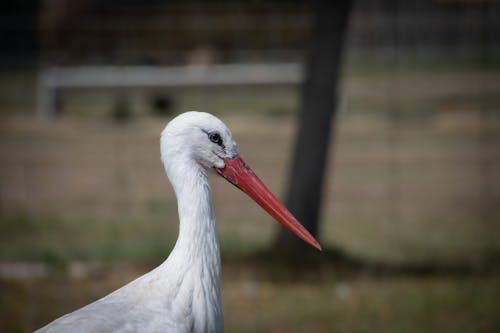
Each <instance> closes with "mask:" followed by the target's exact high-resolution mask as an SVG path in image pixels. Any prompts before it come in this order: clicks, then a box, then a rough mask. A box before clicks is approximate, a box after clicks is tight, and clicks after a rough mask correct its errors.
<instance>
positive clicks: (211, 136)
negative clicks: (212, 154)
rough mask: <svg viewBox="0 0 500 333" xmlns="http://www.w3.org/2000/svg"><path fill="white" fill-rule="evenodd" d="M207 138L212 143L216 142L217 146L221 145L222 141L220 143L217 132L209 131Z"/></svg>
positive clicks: (220, 139)
mask: <svg viewBox="0 0 500 333" xmlns="http://www.w3.org/2000/svg"><path fill="white" fill-rule="evenodd" d="M208 138H209V139H210V141H212V142H213V143H216V144H218V145H219V146H221V147H222V146H223V143H222V138H221V136H220V134H219V133H217V132H212V133H209V134H208Z"/></svg>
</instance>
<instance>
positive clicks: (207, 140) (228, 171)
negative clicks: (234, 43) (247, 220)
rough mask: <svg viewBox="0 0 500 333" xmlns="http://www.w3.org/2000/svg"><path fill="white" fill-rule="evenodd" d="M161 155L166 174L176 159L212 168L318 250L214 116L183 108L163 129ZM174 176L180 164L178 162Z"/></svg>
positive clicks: (319, 247)
mask: <svg viewBox="0 0 500 333" xmlns="http://www.w3.org/2000/svg"><path fill="white" fill-rule="evenodd" d="M161 156H162V160H163V162H164V164H165V168H166V171H167V174H169V177H170V178H171V179H172V177H171V174H172V173H173V172H172V171H171V170H172V168H173V166H172V165H174V161H175V162H176V163H182V164H183V165H185V166H186V167H187V166H188V165H189V164H190V163H194V164H195V165H196V166H198V167H202V168H204V169H208V170H209V169H213V170H214V171H215V172H217V174H219V175H220V176H222V177H223V178H225V179H226V180H227V181H229V182H230V183H231V184H233V185H235V186H236V187H237V188H239V189H240V190H242V191H243V192H244V193H246V194H247V195H248V196H249V197H250V198H252V199H253V200H254V201H255V202H256V203H257V204H259V205H260V206H261V207H262V208H263V209H264V210H265V211H266V212H267V213H269V214H270V215H271V216H272V217H274V218H275V219H276V220H277V221H278V222H280V223H281V224H282V225H283V226H284V227H285V228H287V229H288V230H290V231H291V232H292V233H294V234H295V235H297V236H298V237H299V238H301V239H302V240H304V241H305V242H307V243H309V244H310V245H312V246H313V247H315V248H317V249H319V250H321V246H320V244H319V243H318V242H317V241H316V240H315V239H314V237H313V236H312V235H311V234H310V233H309V232H308V231H307V230H306V229H305V228H304V227H303V226H302V225H301V224H300V223H299V222H298V221H297V219H296V218H295V217H294V216H293V215H292V214H291V213H290V212H289V211H288V209H286V208H285V206H283V204H281V203H280V202H279V200H278V199H277V198H276V197H275V196H274V195H273V194H272V192H271V191H270V190H269V189H268V188H267V187H266V186H265V185H264V183H263V182H262V181H261V180H260V178H259V177H258V176H257V175H256V174H255V172H254V171H253V170H252V169H251V168H250V166H249V165H248V164H247V163H246V162H245V161H244V160H243V159H242V158H241V156H240V155H239V152H238V147H237V145H236V142H235V141H234V139H233V137H232V134H231V131H230V130H229V129H228V128H227V127H226V125H224V123H223V122H222V121H220V120H219V119H218V118H217V117H215V116H213V115H211V114H209V113H204V112H195V111H191V112H186V113H183V114H181V115H179V116H177V117H176V118H174V119H173V120H171V121H170V122H169V123H168V124H167V126H166V127H165V129H164V130H163V132H162V136H161ZM175 170H177V171H178V172H177V177H182V172H179V170H182V166H180V165H179V164H177V165H176V166H175Z"/></svg>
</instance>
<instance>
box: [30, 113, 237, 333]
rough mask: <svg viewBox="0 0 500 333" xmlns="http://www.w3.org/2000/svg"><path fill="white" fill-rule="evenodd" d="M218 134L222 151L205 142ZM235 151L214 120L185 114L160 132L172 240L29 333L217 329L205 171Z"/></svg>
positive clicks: (215, 255)
mask: <svg viewBox="0 0 500 333" xmlns="http://www.w3.org/2000/svg"><path fill="white" fill-rule="evenodd" d="M211 131H217V132H218V133H220V135H221V136H222V137H223V140H224V143H225V149H224V151H223V152H221V151H220V147H217V146H216V145H214V143H212V142H210V140H208V139H207V132H211ZM221 154H224V156H223V157H234V156H236V155H237V154H238V150H237V146H236V143H235V142H234V141H233V139H232V136H231V132H230V131H229V130H228V129H227V127H226V126H225V125H224V124H223V123H222V122H221V121H220V120H219V119H217V118H216V117H214V116H212V115H210V114H207V113H200V112H187V113H184V114H182V115H180V116H178V117H176V118H175V119H173V120H172V121H171V122H170V123H169V124H168V125H167V126H166V127H165V130H164V131H163V132H162V136H161V158H162V160H163V163H164V165H165V170H166V173H167V176H168V178H169V179H170V182H171V183H172V186H173V188H174V191H175V193H176V196H177V201H178V209H179V220H180V225H179V237H178V239H177V242H176V244H175V247H174V249H173V250H172V252H171V253H170V255H169V257H168V258H167V260H165V261H164V262H163V263H162V264H161V265H160V266H159V267H157V268H156V269H154V270H153V271H151V272H149V273H147V274H146V275H144V276H141V277H140V278H138V279H136V280H135V281H133V282H131V283H129V284H127V285H126V286H124V287H122V288H120V289H118V290H116V291H115V292H113V293H111V294H109V295H108V296H106V297H104V298H101V299H99V300H97V301H95V302H94V303H91V304H89V305H87V306H85V307H83V308H81V309H79V310H76V311H74V312H72V313H69V314H67V315H65V316H63V317H61V318H59V319H56V320H55V321H53V322H52V323H50V324H48V325H47V326H45V327H43V328H41V329H39V330H38V331H36V332H40V333H41V332H74V333H76V332H170V333H184V332H186V333H187V332H193V333H198V332H199V333H202V332H203V333H207V332H217V333H218V332H223V331H224V324H223V317H222V306H221V301H220V282H219V281H220V278H219V275H220V267H221V264H220V253H219V242H218V239H217V226H216V222H215V216H214V213H213V209H212V205H211V202H210V188H209V184H208V177H207V172H206V169H207V168H211V167H213V166H217V167H223V166H224V161H223V160H222V158H221Z"/></svg>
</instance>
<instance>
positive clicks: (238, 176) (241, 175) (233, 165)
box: [215, 156, 321, 250]
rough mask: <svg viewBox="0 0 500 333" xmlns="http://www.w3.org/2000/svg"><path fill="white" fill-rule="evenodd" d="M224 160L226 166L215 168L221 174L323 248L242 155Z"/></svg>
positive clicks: (286, 226) (290, 227) (275, 215)
mask: <svg viewBox="0 0 500 333" xmlns="http://www.w3.org/2000/svg"><path fill="white" fill-rule="evenodd" d="M224 162H225V164H226V166H225V167H224V168H222V169H219V168H215V170H216V171H217V173H218V174H219V175H221V176H222V177H224V178H225V179H226V180H228V181H229V182H231V183H232V184H233V185H235V186H236V187H238V188H239V189H240V190H242V191H243V192H245V193H246V194H247V195H248V196H249V197H250V198H252V199H253V200H254V201H255V202H256V203H258V204H259V205H260V206H261V207H262V208H264V210H265V211H266V212H268V213H269V214H270V215H271V216H272V217H274V218H275V219H276V220H277V221H278V222H279V223H281V224H282V225H283V226H284V227H285V228H287V229H288V230H290V231H291V232H293V233H294V234H295V235H297V236H298V237H299V238H301V239H302V240H304V241H305V242H307V243H309V244H310V245H312V246H314V247H315V248H317V249H318V250H321V245H320V244H319V243H318V241H316V239H314V237H313V236H311V234H310V233H309V232H308V231H307V230H306V228H304V227H303V226H302V224H300V222H299V221H297V219H296V218H295V217H294V216H293V215H292V213H290V212H289V211H288V209H286V208H285V206H283V205H282V204H281V203H280V202H279V201H278V199H277V198H276V197H275V196H274V194H272V193H271V191H269V189H268V188H267V187H266V185H264V183H263V182H262V181H261V180H260V179H259V177H257V175H256V174H255V172H253V170H252V169H251V168H250V167H249V166H248V164H246V163H245V161H244V160H243V159H242V158H241V157H240V156H236V157H235V158H233V159H225V160H224Z"/></svg>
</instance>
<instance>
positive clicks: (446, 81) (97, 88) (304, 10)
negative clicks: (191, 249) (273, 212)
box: [0, 0, 500, 332]
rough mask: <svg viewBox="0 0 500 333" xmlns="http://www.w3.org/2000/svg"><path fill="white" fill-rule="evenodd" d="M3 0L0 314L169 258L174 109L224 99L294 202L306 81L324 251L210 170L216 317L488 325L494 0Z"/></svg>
mask: <svg viewBox="0 0 500 333" xmlns="http://www.w3.org/2000/svg"><path fill="white" fill-rule="evenodd" d="M0 8H1V20H0V26H1V29H0V36H1V39H0V40H1V44H0V47H1V50H2V51H1V53H0V59H1V61H0V146H1V154H0V184H1V185H0V331H2V332H29V331H31V330H33V329H35V328H38V327H40V326H42V325H43V324H45V323H47V322H49V321H51V320H53V319H54V318H56V317H58V316H60V315H62V314H64V313H67V312H69V311H71V310H74V309H76V308H78V307H80V306H82V305H84V304H86V303H88V302H90V301H92V300H95V299H97V298H100V297H102V296H104V295H105V294H107V293H108V292H110V291H112V290H114V289H116V288H118V287H120V286H122V285H124V284H125V283H127V282H129V281H131V280H132V279H134V278H136V277H137V276H139V275H141V274H143V273H144V272H146V271H148V270H149V269H151V268H152V267H155V266H157V265H158V264H160V263H161V262H162V261H163V260H164V259H165V258H166V257H167V255H168V253H169V252H170V250H171V248H172V247H173V244H174V242H175V240H176V237H177V227H178V225H177V223H178V222H177V207H176V201H175V197H174V195H173V192H172V190H171V187H170V185H169V184H168V181H167V178H166V176H165V175H164V171H163V166H162V164H161V161H160V158H159V134H160V132H161V130H162V129H163V127H164V126H165V124H166V123H167V122H168V121H169V119H171V118H172V117H174V116H175V115H177V114H179V113H182V112H185V111H188V110H199V111H206V112H211V113H213V114H215V115H217V116H218V117H220V118H221V119H222V120H223V121H224V122H225V123H226V124H227V125H228V126H229V127H230V128H231V130H232V131H233V135H234V137H235V138H236V140H237V142H238V144H239V148H240V152H241V153H242V155H243V156H244V157H245V159H246V160H247V161H248V162H249V164H251V166H252V167H253V169H254V170H255V171H256V172H257V173H258V174H259V176H260V177H261V178H262V179H263V180H264V181H265V182H266V183H267V184H268V186H269V187H270V189H272V190H273V192H275V193H276V194H277V195H278V197H280V198H282V199H283V200H285V201H289V202H290V203H293V199H292V198H293V196H294V194H293V193H292V192H293V191H294V189H295V188H296V187H294V185H291V184H292V183H293V181H294V177H295V178H297V177H296V174H295V172H296V170H295V171H292V170H294V166H296V165H297V164H298V163H299V162H297V161H298V160H299V161H300V160H301V156H303V155H297V154H296V153H297V152H300V149H298V148H297V147H298V146H299V144H300V142H303V140H299V139H298V138H300V136H297V135H298V133H299V132H301V128H305V127H306V126H304V127H301V126H303V125H304V123H307V122H309V121H311V119H312V121H314V120H316V121H318V119H320V118H317V117H316V116H315V111H313V110H310V109H308V106H309V105H310V104H309V102H308V101H311V100H315V96H314V95H315V94H314V92H316V91H317V90H316V89H312V90H311V86H312V87H314V84H319V87H322V86H321V85H322V84H323V83H322V82H326V83H325V84H331V86H327V89H319V90H323V93H322V94H318V97H317V99H319V100H320V101H322V100H323V97H325V96H326V99H327V100H328V101H329V102H328V101H327V103H326V105H327V106H328V105H330V106H331V107H329V108H326V113H329V118H326V119H328V121H327V122H326V124H328V125H329V126H327V128H329V130H331V132H330V133H329V135H328V133H327V134H325V136H324V137H323V142H322V144H321V145H320V146H321V147H323V150H324V152H325V154H326V153H327V154H328V155H325V156H327V157H326V159H325V163H324V165H325V170H324V178H321V179H320V183H321V184H320V185H321V186H319V188H318V187H316V190H317V193H320V194H321V200H319V199H318V200H317V201H318V202H321V205H319V204H318V205H317V206H318V207H316V208H317V209H318V210H317V217H316V218H313V219H312V220H310V221H309V220H308V221H305V222H306V224H308V226H311V225H312V226H313V228H314V230H315V232H316V234H317V235H318V237H319V239H320V241H321V243H322V245H323V247H324V248H325V251H324V252H323V253H316V252H314V253H311V254H308V256H307V257H305V259H303V260H304V261H306V262H305V265H304V262H302V263H301V265H299V266H300V267H297V263H296V262H294V261H293V260H291V261H290V260H289V259H286V251H283V249H278V247H276V244H277V243H279V242H278V240H279V237H278V234H279V231H278V229H279V228H278V227H277V225H276V224H275V223H274V222H273V221H272V220H271V218H270V217H268V216H267V215H266V214H265V213H263V212H261V211H260V209H259V208H257V206H256V205H255V204H253V203H252V202H251V201H250V200H249V199H248V198H247V197H245V196H244V195H243V194H241V193H239V192H238V191H236V190H235V189H234V188H233V187H231V186H227V184H226V183H225V182H223V181H222V180H220V179H216V177H212V178H213V179H212V187H213V197H214V199H213V200H214V205H215V209H216V213H217V218H218V225H219V235H220V242H221V249H222V256H223V273H222V290H223V291H222V297H223V307H224V313H225V323H226V331H227V332H255V331H265V332H368V331H370V332H373V331H376V332H402V331H404V332H498V331H500V318H499V317H498V314H499V313H500V301H499V300H500V274H499V271H500V270H499V265H500V172H499V171H500V38H499V37H498V36H500V3H499V2H498V1H495V0H489V1H487V0H484V1H481V0H477V1H473V0H470V1H467V0H457V1H454V0H441V1H439V0H424V1H422V0H420V1H418V0H414V1H413V0H412V1H384V0H359V1H355V2H352V3H343V5H339V4H333V5H332V4H330V5H329V4H325V3H322V2H321V1H317V2H316V4H314V3H311V2H306V1H236V0H235V1H166V0H142V1H139V0H125V1H112V0H108V1H95V0H73V1H69V0H43V1H17V2H14V1H6V2H2V4H1V5H0ZM325 8H326V9H325ZM332 20H333V21H332ZM341 20H345V25H342V24H337V23H335V22H337V21H339V22H340V21H341ZM329 22H330V23H331V22H334V24H330V23H329ZM330 37H331V38H332V39H331V40H332V43H329V42H328V41H329V38H330ZM323 50H324V51H325V52H332V61H331V62H329V61H328V56H329V54H330V53H326V54H327V57H326V60H325V59H324V58H325V57H323V58H321V55H322V54H323V55H324V54H325V53H324V52H323ZM337 56H338V58H337ZM318 59H319V60H318ZM329 64H331V66H330V65H329ZM321 66H324V67H321ZM332 68H333V70H332ZM318 72H319V73H320V74H319V75H318V74H317V73H318ZM314 73H316V74H314ZM321 73H324V74H323V75H321ZM331 73H333V74H331ZM318 82H319V83H318ZM308 89H309V93H308V92H307V91H308ZM329 89H330V90H329ZM311 91H313V93H311ZM325 91H326V95H325ZM329 91H331V93H328V92H329ZM328 103H330V104H328ZM322 112H323V113H324V111H322ZM320 122H321V121H320ZM323 123H324V122H323ZM308 131H309V132H308ZM310 131H311V129H310V128H309V130H306V129H304V132H302V133H305V134H308V133H310ZM318 131H319V130H318ZM313 132H314V127H313ZM313 134H314V133H313ZM309 148H310V149H313V148H311V147H309ZM294 154H295V155H294ZM301 172H306V175H307V172H308V171H307V170H305V171H301ZM299 201H300V200H299ZM295 205H296V204H295ZM292 206H293V205H292ZM297 209H300V207H299V208H297ZM292 210H293V207H292ZM313 216H314V214H313ZM295 246H296V245H293V244H289V245H288V246H287V247H288V249H289V250H292V252H293V249H292V248H293V247H295ZM272 249H275V250H276V251H275V253H276V252H277V253H279V255H280V256H283V261H282V262H281V261H280V259H279V258H280V256H276V257H273V256H272V255H270V253H272ZM301 260H302V259H301ZM308 263H309V264H308Z"/></svg>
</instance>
